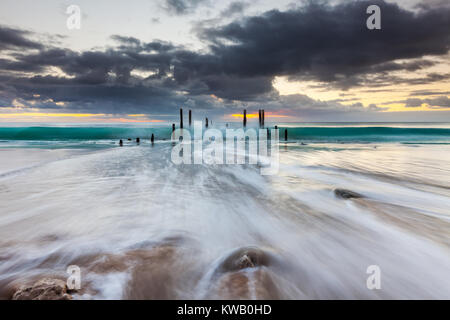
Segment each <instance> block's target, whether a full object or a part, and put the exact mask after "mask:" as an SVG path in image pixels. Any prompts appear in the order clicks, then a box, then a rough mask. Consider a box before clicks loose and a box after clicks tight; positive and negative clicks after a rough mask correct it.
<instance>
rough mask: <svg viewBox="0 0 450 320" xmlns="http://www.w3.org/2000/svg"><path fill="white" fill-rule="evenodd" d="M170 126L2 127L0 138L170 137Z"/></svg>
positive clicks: (57, 139) (54, 139)
mask: <svg viewBox="0 0 450 320" xmlns="http://www.w3.org/2000/svg"><path fill="white" fill-rule="evenodd" d="M170 132H171V130H170V128H136V127H122V128H120V127H4V128H0V140H29V141H33V140H36V141H66V140H81V141H82V140H117V139H128V138H130V139H135V138H137V137H139V138H146V137H150V136H151V135H152V133H153V134H159V135H160V136H161V137H165V138H169V137H170Z"/></svg>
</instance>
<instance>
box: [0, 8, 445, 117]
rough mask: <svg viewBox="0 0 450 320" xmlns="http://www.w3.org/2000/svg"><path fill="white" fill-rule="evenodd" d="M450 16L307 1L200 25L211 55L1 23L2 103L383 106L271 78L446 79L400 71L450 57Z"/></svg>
mask: <svg viewBox="0 0 450 320" xmlns="http://www.w3.org/2000/svg"><path fill="white" fill-rule="evenodd" d="M204 1H205V0H166V5H167V8H169V9H170V10H172V12H173V13H175V14H185V13H187V12H189V10H191V9H193V8H195V7H196V6H198V5H200V4H201V3H203V2H204ZM369 4H378V5H379V6H380V7H381V10H382V30H377V31H373V30H368V29H367V28H366V26H365V21H366V18H367V14H366V11H365V10H366V8H367V6H368V5H369ZM244 9H245V4H244V3H243V2H233V3H232V4H231V5H230V6H229V7H228V8H227V9H226V10H225V11H223V12H222V13H226V14H227V15H232V14H234V13H241V12H242V11H243V10H244ZM449 16H450V8H448V7H435V6H433V7H430V6H429V7H423V8H422V9H420V10H418V11H416V12H413V11H408V10H405V9H402V8H401V7H399V6H398V5H396V4H392V3H387V2H384V1H379V0H377V1H350V2H349V1H347V2H343V3H339V4H337V5H329V4H327V3H325V2H319V3H313V2H308V3H307V4H306V5H305V6H302V7H299V8H293V9H290V10H287V11H278V10H272V11H268V12H265V13H263V14H261V15H259V16H252V17H241V18H239V19H238V20H235V21H233V22H231V23H228V24H225V25H221V26H217V27H211V26H209V27H203V28H200V29H197V35H198V36H199V39H201V40H202V41H204V43H205V44H207V49H208V50H206V51H201V52H200V51H194V50H191V49H189V48H186V47H183V46H180V45H175V44H173V43H170V42H165V41H160V40H154V41H150V42H143V41H141V40H139V39H137V38H134V37H124V36H121V35H112V36H111V38H112V39H113V40H114V41H115V45H113V46H110V47H105V48H103V49H96V50H88V51H83V52H78V51H73V50H71V49H68V48H64V47H55V46H52V45H44V44H42V42H40V41H38V40H35V39H36V37H35V36H34V34H33V33H31V32H28V31H24V30H19V29H14V28H11V27H7V26H0V50H1V51H2V52H4V53H5V55H2V58H0V96H1V100H0V102H1V103H2V104H3V106H7V105H12V101H13V100H15V101H21V104H22V105H24V106H27V105H28V106H33V107H39V108H59V109H62V110H64V108H66V109H70V110H71V111H74V110H75V111H77V110H78V111H90V112H92V111H96V112H102V113H115V114H120V113H152V114H167V113H171V112H172V111H173V110H174V109H176V108H178V107H179V106H181V105H186V106H189V107H191V108H196V109H201V110H209V111H210V112H218V113H220V112H222V113H224V112H226V110H230V112H231V111H232V110H238V109H241V108H243V107H247V108H265V109H267V110H271V109H272V110H284V112H286V113H289V112H294V111H301V113H302V114H321V113H322V112H323V113H328V114H333V113H334V112H342V113H346V112H377V111H382V110H385V109H383V108H379V107H377V106H375V105H370V106H365V107H364V106H363V105H362V104H361V103H354V104H352V105H343V104H342V103H343V102H349V101H343V100H342V101H337V100H336V101H328V102H324V101H316V100H313V99H311V98H309V97H307V96H305V95H291V96H280V95H279V94H278V92H277V91H276V90H275V89H274V87H273V81H274V79H275V77H277V76H286V77H288V78H289V79H292V80H299V81H303V80H307V81H311V80H312V81H316V82H317V83H320V84H323V85H324V86H325V87H327V86H328V87H336V88H340V89H349V88H353V87H359V86H363V85H364V86H373V87H376V86H385V85H396V84H409V85H414V84H428V83H433V82H438V81H444V80H448V79H450V74H448V73H442V72H441V73H436V72H428V73H427V74H425V75H422V76H415V77H407V78H404V77H402V76H399V75H398V72H404V73H415V72H417V71H421V70H426V69H427V68H430V67H433V66H435V64H436V61H434V60H432V59H430V56H440V55H441V56H443V55H446V54H448V52H449V48H450V34H449V32H448V30H450V20H449V19H448V17H449ZM395 72H397V73H396V74H394V73H395ZM445 98H447V97H446V96H440V97H435V98H430V99H425V100H420V101H419V100H418V99H415V98H412V99H409V100H410V101H409V102H405V104H406V106H407V107H411V108H412V107H415V106H417V104H419V102H421V104H420V105H422V104H424V103H425V104H427V105H429V106H430V107H433V108H448V98H447V99H445ZM57 102H61V103H64V107H63V108H61V104H59V105H56V103H57Z"/></svg>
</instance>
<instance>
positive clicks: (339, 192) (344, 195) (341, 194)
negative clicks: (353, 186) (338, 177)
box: [334, 189, 364, 199]
mask: <svg viewBox="0 0 450 320" xmlns="http://www.w3.org/2000/svg"><path fill="white" fill-rule="evenodd" d="M334 194H335V195H336V196H337V197H338V198H341V199H359V198H364V196H363V195H362V194H359V193H356V192H353V191H350V190H345V189H335V190H334Z"/></svg>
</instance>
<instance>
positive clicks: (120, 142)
mask: <svg viewBox="0 0 450 320" xmlns="http://www.w3.org/2000/svg"><path fill="white" fill-rule="evenodd" d="M119 146H121V147H123V141H122V139H120V141H119Z"/></svg>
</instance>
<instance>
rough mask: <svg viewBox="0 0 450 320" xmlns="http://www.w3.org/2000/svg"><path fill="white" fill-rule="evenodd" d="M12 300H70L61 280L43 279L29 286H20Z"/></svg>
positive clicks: (64, 284) (65, 286)
mask: <svg viewBox="0 0 450 320" xmlns="http://www.w3.org/2000/svg"><path fill="white" fill-rule="evenodd" d="M12 299H13V300H71V299H72V296H71V295H70V294H68V293H67V285H66V283H65V282H64V281H63V280H59V279H50V278H45V279H42V280H39V281H37V282H35V283H34V284H33V285H31V286H26V285H25V286H21V287H20V288H19V289H18V290H17V291H16V292H15V293H14V295H13V297H12Z"/></svg>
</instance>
